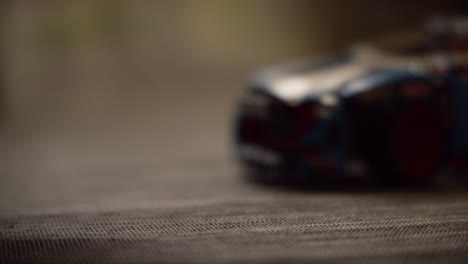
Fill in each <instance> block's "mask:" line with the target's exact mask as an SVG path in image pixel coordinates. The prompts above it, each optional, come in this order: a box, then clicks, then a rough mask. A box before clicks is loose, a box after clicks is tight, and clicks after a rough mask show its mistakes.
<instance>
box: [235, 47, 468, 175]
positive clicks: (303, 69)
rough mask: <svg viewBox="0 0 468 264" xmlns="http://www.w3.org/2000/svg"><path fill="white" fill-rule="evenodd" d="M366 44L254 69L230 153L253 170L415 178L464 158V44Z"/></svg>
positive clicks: (467, 91)
mask: <svg viewBox="0 0 468 264" xmlns="http://www.w3.org/2000/svg"><path fill="white" fill-rule="evenodd" d="M456 47H457V48H456V49H451V48H447V47H443V48H441V49H431V50H429V51H425V52H423V53H417V54H404V55H402V54H386V53H385V52H380V51H378V50H375V49H371V48H365V49H360V50H358V51H354V52H350V53H348V54H345V55H342V56H338V57H336V58H332V59H325V60H319V61H318V62H305V63H296V64H290V65H281V66H276V67H272V68H270V69H266V70H264V71H262V72H260V73H258V74H257V75H256V76H255V77H254V78H253V80H252V82H251V83H250V87H249V90H248V91H247V93H246V94H245V96H244V98H243V99H242V101H241V104H240V107H239V109H238V110H239V111H238V115H237V119H236V126H235V140H236V153H237V156H238V157H239V159H240V160H241V161H242V162H243V163H244V164H245V165H246V166H247V168H249V169H253V171H254V172H255V173H258V174H259V175H267V174H268V175H269V176H271V175H275V176H276V175H288V176H299V177H305V178H312V177H315V178H319V177H322V178H335V179H341V178H342V179H344V178H353V177H354V178H366V177H367V178H370V177H373V178H374V179H377V180H385V181H388V180H390V181H408V182H421V181H425V180H427V179H429V178H430V177H431V176H432V175H434V174H435V173H436V172H437V171H438V170H439V168H440V167H441V166H442V165H454V164H455V165H456V166H458V167H460V168H462V167H464V166H466V165H467V164H468V52H467V51H468V50H466V49H464V48H460V47H463V46H462V45H457V46H456Z"/></svg>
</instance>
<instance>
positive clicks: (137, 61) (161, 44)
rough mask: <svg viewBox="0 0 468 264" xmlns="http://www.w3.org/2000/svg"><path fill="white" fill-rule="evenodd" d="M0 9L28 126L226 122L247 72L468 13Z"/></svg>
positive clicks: (386, 8)
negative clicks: (185, 118)
mask: <svg viewBox="0 0 468 264" xmlns="http://www.w3.org/2000/svg"><path fill="white" fill-rule="evenodd" d="M3 5H4V8H3V13H4V14H3V20H2V21H3V29H4V32H3V34H2V41H1V42H2V51H3V52H2V53H3V54H4V56H3V59H2V60H3V61H2V62H3V63H2V64H3V76H4V79H5V80H4V85H3V86H4V87H3V93H4V94H5V98H6V99H5V103H6V108H7V115H8V120H9V121H10V122H12V123H15V124H22V125H26V126H36V125H46V124H49V123H52V124H60V123H64V124H70V123H73V124H78V126H79V125H80V124H83V125H86V124H88V123H89V124H95V123H105V122H108V121H109V120H117V122H119V121H118V120H123V119H124V120H125V119H127V120H135V119H139V118H141V119H142V120H153V121H152V122H155V123H157V122H162V121H161V120H166V119H169V118H173V117H175V116H181V115H195V116H196V117H203V116H206V115H209V114H210V112H212V111H214V112H216V113H215V115H217V117H218V119H219V120H221V119H222V118H223V117H224V116H226V115H227V114H229V111H230V109H231V106H232V104H233V102H234V100H235V98H236V97H237V96H238V95H239V94H240V93H241V91H242V89H243V88H244V83H245V80H246V79H247V78H248V76H249V74H250V73H251V72H252V71H253V70H254V69H257V68H259V67H262V66H265V65H269V64H271V63H277V62H282V61H284V60H291V59H295V58H302V57H310V56H316V55H320V54H325V53H334V52H337V51H339V50H342V49H345V48H346V47H348V46H349V45H352V44H353V43H355V42H356V41H365V40H369V39H372V38H376V37H379V36H385V35H389V34H393V33H395V32H402V31H405V30H411V29H414V28H418V27H419V26H420V25H421V23H422V22H423V21H424V19H426V18H427V17H430V16H433V15H438V14H460V13H463V12H465V11H466V10H467V4H466V3H465V2H464V1H432V0H431V1H401V0H382V1H372V0H361V1H338V0H332V1H330V0H328V1H322V0H318V1H302V0H301V1H297V0H292V1H279V0H274V1H271V0H270V1H266V0H255V1H249V0H237V1H214V0H196V1H189V0H188V1H179V0H177V1H130V0H128V1H124V0H113V1H110V0H109V1H91V0H87V1H10V2H9V3H8V4H7V2H4V4H3ZM184 109H185V110H184ZM184 111H185V112H184ZM197 111H198V112H197ZM197 113H198V115H197ZM158 118H159V119H158Z"/></svg>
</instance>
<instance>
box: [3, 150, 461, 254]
mask: <svg viewBox="0 0 468 264" xmlns="http://www.w3.org/2000/svg"><path fill="white" fill-rule="evenodd" d="M15 149H16V150H17V149H18V148H17V147H15ZM67 149H69V148H67ZM27 150H28V149H27ZM75 150H76V147H75ZM28 151H31V150H30V149H29V150H28ZM17 154H18V155H20V154H24V153H17ZM61 156H62V157H63V153H62V154H61ZM85 156H86V155H85ZM169 156H170V155H169ZM48 158H50V157H48ZM72 158H73V160H74V161H75V162H76V161H77V160H78V158H77V157H76V156H74V157H72ZM107 158H109V157H107ZM120 158H122V160H121V161H120V162H116V160H117V158H115V157H114V160H113V162H114V163H112V164H114V166H113V167H112V168H103V167H105V166H104V165H103V164H106V162H104V161H102V160H101V161H99V162H98V161H97V158H95V157H91V158H90V159H89V160H91V161H94V162H95V166H94V167H92V166H91V165H90V164H89V162H88V163H87V167H88V168H89V169H86V170H85V169H71V168H68V167H63V168H59V167H55V169H53V170H52V169H50V168H49V169H46V168H45V167H38V166H37V165H36V167H34V166H33V165H31V164H30V167H29V168H23V169H22V170H19V169H12V168H13V167H14V168H18V167H17V166H13V167H12V168H10V170H9V171H8V173H7V171H4V172H3V173H4V175H7V176H8V177H4V178H3V180H4V181H3V184H2V186H1V190H2V191H1V198H2V199H0V205H1V211H0V263H14V262H34V263H36V262H51V263H67V262H75V263H82V262H103V263H139V262H141V263H145V262H151V263H154V262H156V263H160V262H180V263H185V262H202V263H207V262H215V263H219V262H247V263H251V262H254V263H257V262H275V261H279V262H283V261H288V262H294V261H297V262H303V261H310V260H320V261H331V262H333V261H343V262H356V263H360V262H362V261H369V262H374V261H379V262H380V261H382V262H420V263H427V262H435V263H457V262H458V263H466V261H467V260H468V194H467V192H466V189H458V190H450V189H448V190H447V189H438V190H404V191H401V190H400V191H389V190H387V191H372V190H364V191H362V190H361V191H335V192H333V191H327V190H315V191H297V190H296V191H295V190H290V189H283V188H273V187H272V186H262V185H257V184H253V183H252V182H249V181H248V180H246V179H245V178H243V177H242V176H241V175H239V172H237V170H236V166H235V164H233V163H232V161H230V159H229V158H228V157H224V156H221V155H220V156H217V157H216V158H214V157H211V158H210V157H206V156H205V158H204V157H203V156H198V158H194V159H190V161H189V160H186V161H184V162H183V164H184V166H178V163H177V162H173V163H171V162H169V161H165V162H161V163H154V162H149V161H148V162H144V161H142V159H140V160H139V161H140V163H135V162H133V163H130V162H129V160H131V159H130V158H129V157H120ZM169 159H171V158H170V157H169ZM179 159H180V160H184V159H183V157H179ZM81 160H83V157H81ZM143 160H144V159H143ZM124 161H126V162H124ZM64 162H65V160H61V164H62V163H64ZM41 164H42V165H43V164H44V163H41ZM67 164H68V163H67ZM71 164H74V163H73V162H72V163H71ZM96 164H97V165H102V166H101V167H99V166H97V165H96ZM130 165H132V166H133V167H132V166H130ZM67 166H69V165H67ZM82 166H83V165H82Z"/></svg>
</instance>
